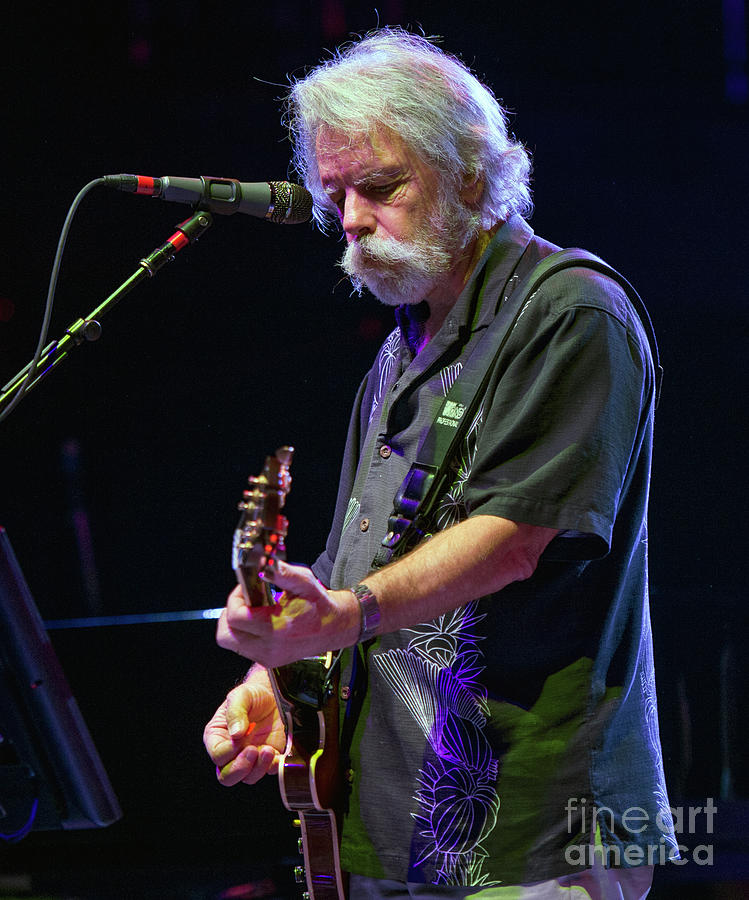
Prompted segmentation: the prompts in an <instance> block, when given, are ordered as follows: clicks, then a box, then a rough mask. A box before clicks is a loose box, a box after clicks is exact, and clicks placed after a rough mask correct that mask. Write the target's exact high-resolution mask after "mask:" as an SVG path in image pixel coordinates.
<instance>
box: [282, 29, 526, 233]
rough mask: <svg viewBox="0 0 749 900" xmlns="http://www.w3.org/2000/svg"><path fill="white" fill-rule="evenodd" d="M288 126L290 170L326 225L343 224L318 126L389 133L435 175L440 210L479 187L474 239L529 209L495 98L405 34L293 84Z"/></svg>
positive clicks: (521, 159)
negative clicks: (324, 176)
mask: <svg viewBox="0 0 749 900" xmlns="http://www.w3.org/2000/svg"><path fill="white" fill-rule="evenodd" d="M285 121H286V124H287V125H288V127H289V131H290V134H291V138H292V143H293V148H294V156H293V165H294V168H295V169H296V170H297V172H298V173H299V175H300V176H301V177H302V179H303V180H304V182H305V184H306V186H307V189H308V190H309V191H310V192H311V194H312V196H313V198H314V201H315V210H314V216H315V219H316V220H317V222H318V224H320V225H321V226H322V227H325V226H326V225H327V223H328V222H330V221H331V220H332V219H333V218H337V216H336V211H335V208H334V207H333V205H332V203H331V201H330V199H329V198H328V197H327V195H326V194H325V192H324V191H323V189H322V186H321V184H320V176H319V172H318V168H317V156H316V140H317V135H318V132H319V130H320V129H321V128H325V129H329V130H331V131H336V132H342V133H345V134H351V135H362V134H364V135H368V134H369V135H371V134H372V133H374V132H375V131H376V130H378V129H381V128H387V129H391V130H392V131H393V132H395V133H396V134H397V135H398V136H399V137H400V138H401V139H402V140H403V141H404V142H405V144H406V146H407V147H408V148H409V149H410V150H411V151H412V152H414V153H416V154H417V155H418V156H419V157H420V158H421V159H424V160H425V161H427V162H428V163H429V164H431V165H432V166H433V168H434V169H435V171H436V172H437V173H438V176H439V179H440V184H441V190H440V193H441V196H440V198H439V199H440V202H441V203H448V204H449V205H453V206H454V205H455V203H456V201H458V199H459V196H460V190H461V189H462V188H463V187H465V186H467V185H470V184H472V183H474V182H476V181H478V182H480V183H481V184H482V185H483V191H482V194H481V197H480V199H479V200H478V202H477V204H476V206H474V207H472V208H471V209H470V210H469V211H467V214H468V218H469V219H470V227H471V229H472V230H474V231H476V230H478V229H480V228H490V227H491V226H492V225H494V224H495V223H496V222H498V221H501V220H503V219H506V218H507V217H508V216H509V215H511V214H512V213H519V214H521V215H528V214H529V213H530V212H531V210H532V203H531V193H530V187H529V181H530V160H529V157H528V153H527V152H526V150H525V148H524V147H523V145H522V144H520V143H519V142H517V141H516V140H514V138H513V136H512V135H509V134H508V129H507V113H506V111H505V110H504V109H503V108H502V106H500V104H499V103H498V101H497V99H496V98H495V97H494V95H493V94H492V92H491V90H490V89H489V88H488V87H486V85H484V84H482V83H481V82H480V81H479V80H478V79H477V78H476V76H475V75H473V73H472V72H471V71H470V70H469V69H468V68H467V67H466V66H465V65H464V64H463V63H462V62H461V61H460V60H458V59H456V58H455V57H453V56H450V55H448V54H447V53H445V52H443V51H442V50H440V49H439V48H438V47H435V46H434V44H432V43H431V42H430V41H429V40H427V39H426V38H423V37H420V36H418V35H415V34H411V33H409V32H406V31H404V30H403V29H401V28H383V29H380V30H378V31H375V32H372V33H371V34H369V35H367V36H365V37H364V38H362V39H361V40H360V41H358V42H356V43H351V44H348V45H346V46H344V47H343V48H341V49H340V50H339V51H338V52H337V53H336V54H335V55H334V56H333V58H331V59H330V60H327V61H325V62H323V63H321V64H320V65H319V66H317V67H316V68H314V69H312V70H311V71H310V72H309V73H308V74H307V75H306V76H305V77H304V78H302V79H300V80H298V81H296V82H295V83H294V84H292V87H291V90H290V92H289V95H288V98H287V101H286V114H285Z"/></svg>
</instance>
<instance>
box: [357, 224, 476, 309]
mask: <svg viewBox="0 0 749 900" xmlns="http://www.w3.org/2000/svg"><path fill="white" fill-rule="evenodd" d="M449 232H450V229H446V228H444V227H442V228H441V227H439V224H438V223H436V222H434V221H428V222H427V224H426V225H421V226H420V227H419V228H418V229H417V231H416V233H415V235H414V236H413V237H412V238H410V239H408V240H397V239H395V238H392V237H381V236H378V235H377V234H369V235H365V236H364V237H362V238H359V239H358V240H354V241H351V243H350V244H349V245H348V246H347V247H346V250H345V252H344V254H343V256H342V257H341V260H340V262H339V265H340V267H341V268H342V269H343V271H344V272H345V273H346V274H347V275H348V277H349V278H350V279H351V283H352V284H353V286H354V289H355V290H356V292H357V293H359V294H361V293H362V290H363V289H364V287H365V286H366V287H367V288H368V289H369V290H370V292H371V293H372V294H374V296H375V297H377V299H378V300H380V301H381V302H382V303H384V304H386V305H387V306H400V305H401V304H402V303H407V304H416V303H421V301H422V300H424V299H425V298H426V297H427V296H428V295H429V294H430V293H431V291H432V290H433V289H434V287H435V286H436V284H437V283H438V282H439V280H440V278H441V277H442V276H443V275H445V274H446V273H447V272H449V271H450V270H451V269H452V267H453V265H454V264H455V259H456V256H457V251H458V250H459V249H462V246H463V245H464V244H465V241H464V240H463V241H456V240H455V238H454V237H452V236H451V237H449V238H448V237H447V235H448V234H449Z"/></svg>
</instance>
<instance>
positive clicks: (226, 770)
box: [203, 666, 286, 787]
mask: <svg viewBox="0 0 749 900" xmlns="http://www.w3.org/2000/svg"><path fill="white" fill-rule="evenodd" d="M203 743H204V744H205V749H206V750H207V751H208V755H209V756H210V757H211V759H212V760H213V762H214V763H215V764H216V777H217V778H218V780H219V781H220V782H221V784H223V785H226V786H227V787H230V786H231V785H234V784H239V783H240V782H244V783H245V784H255V782H256V781H259V780H260V779H261V778H262V777H263V776H264V775H267V774H269V773H270V774H273V775H275V774H277V772H278V764H279V762H280V760H281V753H282V752H283V751H284V749H285V747H286V736H285V733H284V726H283V722H282V721H281V716H280V714H279V712H278V707H277V706H276V700H275V697H274V696H273V691H272V690H271V686H270V683H269V681H268V675H267V673H266V672H265V671H264V670H263V669H261V668H260V667H259V666H255V667H254V668H253V669H252V671H251V672H250V674H249V675H248V677H247V680H246V681H245V682H244V684H240V685H239V686H238V687H235V688H234V690H232V691H230V692H229V693H228V695H227V697H226V700H225V702H224V703H222V704H221V706H219V708H218V709H217V710H216V713H215V715H214V716H213V718H212V719H211V720H210V722H209V723H208V724H207V725H206V727H205V730H204V732H203Z"/></svg>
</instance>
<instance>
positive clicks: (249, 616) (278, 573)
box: [216, 562, 361, 668]
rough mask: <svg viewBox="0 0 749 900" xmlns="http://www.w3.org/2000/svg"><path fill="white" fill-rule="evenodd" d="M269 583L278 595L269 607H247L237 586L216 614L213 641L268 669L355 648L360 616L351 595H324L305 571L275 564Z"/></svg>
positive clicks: (313, 578)
mask: <svg viewBox="0 0 749 900" xmlns="http://www.w3.org/2000/svg"><path fill="white" fill-rule="evenodd" d="M272 578H273V583H274V584H275V585H276V586H277V587H279V588H281V589H282V591H283V594H282V595H281V597H280V598H279V600H278V602H277V603H276V604H274V605H273V606H253V607H250V606H247V604H246V603H245V600H244V596H243V594H242V589H241V587H240V586H239V585H237V587H236V588H235V589H234V590H233V591H232V592H231V594H229V598H228V600H227V603H226V608H225V609H224V611H223V612H222V613H221V618H220V619H219V622H218V628H217V631H216V640H217V642H218V644H219V646H220V647H223V648H224V649H225V650H233V651H234V652H235V653H239V654H240V656H245V657H247V658H248V659H252V660H254V661H255V662H258V663H261V664H262V665H264V666H267V667H268V668H274V667H276V666H283V665H286V664H287V663H290V662H295V661H296V660H299V659H304V658H305V657H309V656H319V655H321V654H324V653H327V652H328V650H338V649H340V648H341V647H348V646H351V645H352V644H355V643H356V641H357V638H358V637H359V632H360V628H361V614H360V612H359V604H358V601H357V600H356V597H354V595H353V594H352V593H351V591H328V590H326V589H325V588H324V587H323V585H322V584H321V583H320V582H319V581H318V580H317V578H315V576H314V574H313V573H312V571H311V570H310V569H307V568H305V567H304V566H292V565H289V564H288V563H285V562H278V563H277V564H276V567H275V569H274V573H273V575H272Z"/></svg>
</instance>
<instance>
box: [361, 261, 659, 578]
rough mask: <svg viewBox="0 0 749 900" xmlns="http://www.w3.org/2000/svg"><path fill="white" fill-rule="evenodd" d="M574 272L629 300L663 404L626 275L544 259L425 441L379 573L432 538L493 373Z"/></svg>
mask: <svg viewBox="0 0 749 900" xmlns="http://www.w3.org/2000/svg"><path fill="white" fill-rule="evenodd" d="M573 266H583V267H585V268H587V269H592V270H593V271H596V272H600V273H602V274H604V275H606V276H608V277H609V278H611V279H613V280H614V281H616V282H617V284H619V285H620V286H621V287H622V289H623V290H624V291H625V293H626V294H627V297H628V298H629V300H630V302H631V304H632V306H633V307H634V309H635V311H636V312H637V315H638V316H639V318H640V320H641V322H642V326H643V329H644V330H645V333H646V335H647V338H648V341H649V344H650V350H651V354H652V357H653V365H654V368H655V397H656V405H657V404H658V400H659V398H660V389H661V381H662V377H663V369H662V368H661V365H660V360H659V356H658V345H657V343H656V339H655V332H654V331H653V325H652V322H651V320H650V316H649V315H648V311H647V309H646V308H645V304H644V303H643V301H642V299H641V298H640V296H639V294H638V293H637V291H636V290H635V289H634V287H632V285H631V284H630V283H629V282H628V281H627V279H626V278H624V276H623V275H621V274H620V273H619V272H617V271H616V270H615V269H613V268H612V267H611V266H609V265H608V263H605V262H604V261H603V260H602V259H600V258H599V257H597V256H595V255H594V254H592V253H589V252H588V251H587V250H580V249H577V248H571V249H567V250H559V251H557V252H556V253H552V254H551V255H550V256H547V257H546V258H545V259H542V260H541V262H540V263H538V264H537V265H536V266H535V267H534V268H533V269H532V271H531V272H530V273H529V274H528V275H527V276H526V277H525V278H524V279H523V280H522V281H518V283H517V284H516V286H515V288H514V289H513V290H512V293H511V294H510V295H509V297H506V298H505V300H504V301H503V306H502V307H501V309H500V310H499V312H498V314H497V315H496V316H495V318H494V321H493V322H492V324H491V325H490V327H489V328H488V329H487V331H486V333H485V334H484V336H483V337H482V338H481V340H480V341H479V342H478V344H477V346H476V347H475V348H474V350H473V351H472V352H471V354H470V356H469V358H468V360H467V361H466V363H465V365H464V366H463V368H462V370H461V372H460V375H459V376H458V378H457V379H456V380H455V382H454V384H453V386H452V387H451V388H450V390H449V391H448V393H447V396H446V397H445V400H444V401H443V404H442V407H441V408H440V411H439V414H438V415H437V418H436V419H435V421H434V423H433V424H432V427H431V428H430V430H429V431H428V432H427V434H426V436H425V438H424V440H423V441H422V444H421V447H420V448H419V451H418V454H417V460H416V462H414V464H413V465H412V466H411V468H410V470H409V472H408V474H407V475H406V477H405V478H404V480H403V483H402V484H401V486H400V488H399V490H398V493H397V494H396V496H395V500H394V506H393V512H392V515H391V516H390V519H389V521H388V533H387V534H386V535H385V537H384V538H383V540H382V546H381V547H380V550H379V551H378V553H377V555H376V556H375V558H374V561H373V563H372V568H373V569H379V568H381V567H382V566H384V565H386V564H387V563H388V562H390V561H391V560H392V559H393V558H395V557H396V556H400V555H402V554H403V553H404V552H405V551H406V550H408V549H410V548H411V547H412V546H414V545H415V544H416V543H418V541H420V540H421V539H422V538H423V537H424V536H425V535H426V534H427V529H428V527H429V524H428V523H429V522H430V521H431V512H432V509H433V508H434V505H435V503H436V502H437V501H438V500H439V498H440V497H442V496H443V495H444V493H445V491H446V490H447V489H448V488H449V486H450V482H449V479H450V478H452V477H453V474H452V471H451V463H452V461H453V460H454V459H456V458H457V455H458V452H459V451H460V448H461V445H462V443H463V440H464V439H465V436H466V433H467V431H468V428H469V427H470V425H471V423H472V422H473V420H474V418H475V416H476V414H477V412H478V410H479V407H480V405H481V401H482V399H483V397H484V394H485V393H486V389H487V387H488V384H489V381H490V379H491V376H492V372H493V371H494V369H495V366H496V363H497V360H498V359H499V356H500V354H501V352H502V350H503V349H504V346H505V344H506V343H507V340H508V338H509V336H510V334H511V333H512V331H513V328H514V326H515V323H516V322H517V320H518V318H519V317H520V315H521V314H522V312H523V310H524V309H525V308H526V306H527V304H528V303H530V302H531V301H532V300H533V296H534V294H535V293H536V292H537V291H538V289H539V288H540V286H541V284H542V283H543V282H544V281H546V279H548V278H550V277H551V276H552V275H554V274H556V273H557V272H559V271H561V270H562V269H567V268H571V267H573Z"/></svg>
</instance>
